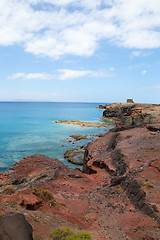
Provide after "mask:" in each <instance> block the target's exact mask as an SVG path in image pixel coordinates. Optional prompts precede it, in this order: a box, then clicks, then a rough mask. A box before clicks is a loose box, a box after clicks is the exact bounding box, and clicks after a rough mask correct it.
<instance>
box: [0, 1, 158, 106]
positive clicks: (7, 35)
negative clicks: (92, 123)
mask: <svg viewBox="0 0 160 240" xmlns="http://www.w3.org/2000/svg"><path fill="white" fill-rule="evenodd" d="M127 98H133V100H134V101H135V102H144V103H160V0H152V1H151V0H134V1H131V0H0V101H53V102H97V103H111V102H125V101H126V99H127Z"/></svg>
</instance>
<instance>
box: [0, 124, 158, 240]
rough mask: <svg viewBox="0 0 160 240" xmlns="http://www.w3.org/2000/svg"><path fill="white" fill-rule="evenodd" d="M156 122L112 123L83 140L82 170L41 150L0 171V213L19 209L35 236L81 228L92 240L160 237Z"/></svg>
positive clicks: (155, 238) (44, 238)
mask: <svg viewBox="0 0 160 240" xmlns="http://www.w3.org/2000/svg"><path fill="white" fill-rule="evenodd" d="M159 129H160V124H159V123H156V124H149V125H146V126H139V127H135V128H130V129H126V130H125V129H124V130H123V129H120V131H119V130H118V129H114V130H112V131H110V132H109V133H106V134H103V135H101V137H100V138H98V139H97V140H96V141H95V142H92V143H90V144H89V145H88V147H87V149H86V151H85V156H84V172H81V171H80V170H78V169H75V170H74V169H70V168H68V167H67V166H65V165H64V164H63V163H62V162H60V161H58V160H57V159H54V158H49V157H46V156H43V155H40V154H36V155H34V156H31V157H26V158H24V159H23V160H22V161H21V162H18V163H16V164H14V166H13V167H12V168H11V169H10V170H9V171H7V172H3V173H0V207H1V214H2V215H3V214H5V213H8V212H15V213H22V214H24V215H25V217H26V219H27V220H28V222H29V223H30V224H31V225H32V226H33V230H34V234H35V236H37V237H38V239H39V240H42V239H43V240H49V234H50V231H51V229H53V228H55V227H62V226H68V227H71V228H81V229H85V230H87V231H89V232H91V234H92V238H93V240H108V239H111V240H119V239H122V240H123V239H124V240H126V239H128V240H143V239H148V240H149V239H154V240H159V236H160V228H159V227H160V202H159V199H160V185H159V182H160V131H159Z"/></svg>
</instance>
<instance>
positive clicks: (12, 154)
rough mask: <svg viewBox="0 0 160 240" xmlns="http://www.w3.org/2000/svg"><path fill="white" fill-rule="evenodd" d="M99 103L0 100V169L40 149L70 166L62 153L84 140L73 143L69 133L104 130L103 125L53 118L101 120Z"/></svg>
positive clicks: (90, 132)
mask: <svg viewBox="0 0 160 240" xmlns="http://www.w3.org/2000/svg"><path fill="white" fill-rule="evenodd" d="M96 107H98V103H97V104H96V103H46V102H45V103H31V102H29V103H27V102H0V171H4V170H7V169H9V168H10V167H11V166H12V165H13V164H14V163H15V162H17V161H20V160H21V159H22V158H23V157H26V156H30V155H33V154H35V153H41V154H44V155H47V156H49V157H54V158H58V159H59V160H61V161H63V162H64V163H65V164H67V165H68V166H70V167H73V166H72V165H71V164H69V163H68V162H67V161H66V160H65V159H64V157H63V154H64V153H65V151H66V150H67V149H72V148H76V147H77V146H78V145H79V146H80V145H83V144H85V143H86V142H85V141H86V140H81V141H77V142H75V144H74V145H73V143H71V142H69V141H68V140H67V138H68V137H69V136H70V135H72V134H87V135H93V134H98V133H104V132H105V131H106V129H104V128H86V127H85V128H83V127H80V126H74V125H65V124H58V123H54V122H53V121H54V120H82V121H101V120H100V119H99V118H100V117H101V116H102V110H100V109H95V108H96Z"/></svg>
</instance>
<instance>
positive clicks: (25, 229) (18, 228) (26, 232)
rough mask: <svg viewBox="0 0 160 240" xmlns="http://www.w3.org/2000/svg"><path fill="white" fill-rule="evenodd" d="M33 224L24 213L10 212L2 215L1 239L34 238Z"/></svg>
mask: <svg viewBox="0 0 160 240" xmlns="http://www.w3.org/2000/svg"><path fill="white" fill-rule="evenodd" d="M32 232H33V229H32V226H31V225H30V223H29V222H27V220H26V219H25V217H24V215H23V214H20V213H8V214H6V215H3V216H0V239H1V240H33V237H32Z"/></svg>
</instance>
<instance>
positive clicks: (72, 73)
mask: <svg viewBox="0 0 160 240" xmlns="http://www.w3.org/2000/svg"><path fill="white" fill-rule="evenodd" d="M110 71H112V70H110ZM111 76H113V74H112V73H110V72H109V71H105V70H97V71H93V70H72V69H58V70H56V71H55V72H54V73H53V74H46V73H14V74H12V75H11V76H9V77H8V79H13V80H14V79H22V80H71V79H76V78H80V77H87V78H101V77H111Z"/></svg>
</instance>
